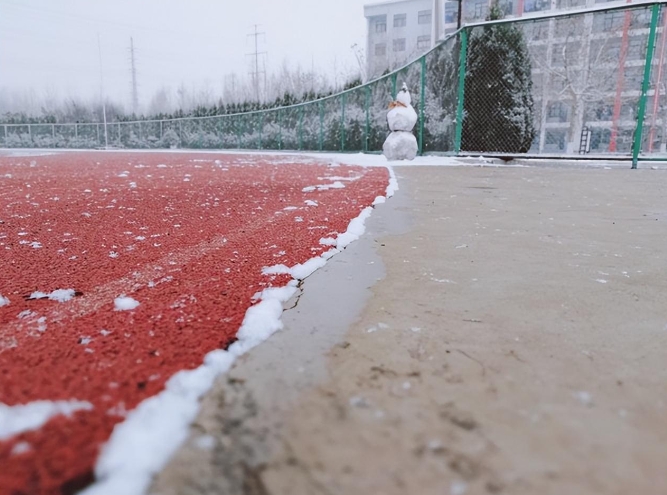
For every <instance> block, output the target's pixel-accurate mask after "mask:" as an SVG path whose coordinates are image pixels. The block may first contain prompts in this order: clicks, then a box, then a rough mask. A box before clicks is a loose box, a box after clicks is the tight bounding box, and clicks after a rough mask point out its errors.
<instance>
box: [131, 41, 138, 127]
mask: <svg viewBox="0 0 667 495" xmlns="http://www.w3.org/2000/svg"><path fill="white" fill-rule="evenodd" d="M130 66H131V69H130V72H131V74H132V113H134V114H135V115H136V114H137V113H138V112H139V93H138V91H137V66H136V62H135V59H134V39H133V38H132V37H131V36H130Z"/></svg>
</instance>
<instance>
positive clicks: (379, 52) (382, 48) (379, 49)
mask: <svg viewBox="0 0 667 495" xmlns="http://www.w3.org/2000/svg"><path fill="white" fill-rule="evenodd" d="M386 54H387V44H386V43H378V44H376V45H375V56H376V57H384V56H385V55H386Z"/></svg>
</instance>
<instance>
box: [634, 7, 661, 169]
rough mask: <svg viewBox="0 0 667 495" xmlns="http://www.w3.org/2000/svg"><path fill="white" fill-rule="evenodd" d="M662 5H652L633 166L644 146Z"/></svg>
mask: <svg viewBox="0 0 667 495" xmlns="http://www.w3.org/2000/svg"><path fill="white" fill-rule="evenodd" d="M660 7H661V5H660V4H658V3H654V4H653V5H652V6H651V29H650V30H649V33H648V45H647V46H646V62H645V64H644V80H643V81H642V92H641V94H640V95H639V107H638V110H637V127H636V129H635V134H634V142H633V143H632V168H633V169H636V168H637V162H638V161H639V152H640V150H641V147H642V134H643V131H644V115H645V114H646V99H647V96H646V93H648V87H649V84H650V83H651V64H652V62H653V50H654V48H655V33H656V31H657V26H658V18H659V17H660Z"/></svg>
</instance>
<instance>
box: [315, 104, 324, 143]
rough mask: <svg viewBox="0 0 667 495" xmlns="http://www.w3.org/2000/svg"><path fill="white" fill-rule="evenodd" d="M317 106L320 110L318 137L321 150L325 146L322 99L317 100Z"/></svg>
mask: <svg viewBox="0 0 667 495" xmlns="http://www.w3.org/2000/svg"><path fill="white" fill-rule="evenodd" d="M317 107H318V108H319V110H320V134H319V137H318V139H317V141H318V143H317V144H318V147H319V150H320V151H322V148H323V147H324V108H323V105H322V100H320V101H318V102H317Z"/></svg>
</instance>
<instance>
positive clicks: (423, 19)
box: [417, 10, 431, 24]
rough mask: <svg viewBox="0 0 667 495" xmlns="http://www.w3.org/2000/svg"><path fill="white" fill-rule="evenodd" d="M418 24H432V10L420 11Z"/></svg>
mask: <svg viewBox="0 0 667 495" xmlns="http://www.w3.org/2000/svg"><path fill="white" fill-rule="evenodd" d="M417 23H418V24H431V11H430V10H420V11H419V13H418V14H417Z"/></svg>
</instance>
